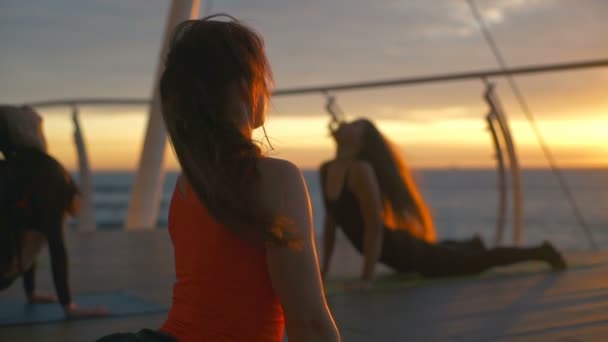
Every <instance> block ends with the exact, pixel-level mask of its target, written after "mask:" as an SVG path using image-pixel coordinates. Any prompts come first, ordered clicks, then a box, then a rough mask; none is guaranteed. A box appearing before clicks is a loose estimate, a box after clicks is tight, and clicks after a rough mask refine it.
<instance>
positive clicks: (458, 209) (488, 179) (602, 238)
mask: <svg viewBox="0 0 608 342" xmlns="http://www.w3.org/2000/svg"><path fill="white" fill-rule="evenodd" d="M303 173H304V177H305V179H306V182H307V184H308V188H309V191H310V196H311V201H312V206H313V212H314V223H315V230H316V231H317V234H318V233H319V232H320V230H321V229H322V222H323V221H322V220H323V214H324V210H323V204H322V199H321V192H320V185H319V175H318V172H317V171H316V170H303ZM414 174H415V178H416V179H417V182H418V184H419V186H420V190H421V192H422V194H423V197H424V198H425V199H426V201H427V202H428V203H429V206H430V207H431V208H432V211H433V216H434V218H435V224H436V227H437V232H438V235H439V237H440V238H466V237H470V236H471V235H472V234H476V233H478V234H480V235H481V236H482V237H483V238H484V239H485V241H486V242H487V243H489V244H492V242H493V241H494V236H495V231H496V217H497V207H498V192H497V177H496V171H494V170H468V169H466V170H465V169H462V170H459V169H455V170H417V171H415V172H414ZM564 175H565V177H566V179H567V181H568V183H569V184H570V187H571V190H572V193H573V195H574V197H575V199H576V200H577V202H578V204H579V206H580V208H581V211H582V213H583V216H584V219H585V221H586V222H587V225H588V226H589V228H590V230H591V232H592V234H593V236H594V237H595V239H596V241H597V243H598V245H599V246H600V247H602V248H608V169H585V170H564ZM133 177H134V174H133V173H130V172H96V173H94V184H95V209H96V219H97V224H98V229H122V225H123V220H124V218H125V215H126V210H127V202H128V199H129V191H130V188H131V184H132V181H133ZM176 178H177V173H175V172H172V173H168V174H167V175H166V179H165V183H164V187H163V194H162V200H161V204H160V215H159V218H158V226H159V227H166V224H167V212H168V207H169V202H170V200H171V194H172V191H173V187H174V185H175V181H176ZM522 181H523V203H524V244H534V243H538V242H540V241H543V240H546V239H547V240H551V241H553V242H555V243H556V244H557V245H558V246H559V247H562V248H568V249H587V248H588V247H589V243H588V240H587V239H586V237H585V235H584V233H583V230H582V229H581V227H580V226H579V224H578V223H577V221H576V219H575V216H574V214H573V211H572V209H571V207H570V205H569V204H568V202H567V200H566V197H565V196H564V195H563V193H562V192H561V190H560V188H559V184H558V182H557V180H556V178H555V177H554V176H553V174H552V172H551V171H550V170H543V169H535V170H524V171H523V173H522ZM510 215H511V209H510V207H509V208H508V211H507V216H508V220H507V226H506V231H505V236H504V240H503V241H504V242H505V243H511V241H512V230H511V220H510V219H509V218H510V217H509V216H510ZM161 229H162V228H161Z"/></svg>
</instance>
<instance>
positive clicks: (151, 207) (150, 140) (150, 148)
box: [125, 0, 200, 230]
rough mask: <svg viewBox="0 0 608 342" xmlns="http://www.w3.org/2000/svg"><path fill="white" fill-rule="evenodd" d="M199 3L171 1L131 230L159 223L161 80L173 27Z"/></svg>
mask: <svg viewBox="0 0 608 342" xmlns="http://www.w3.org/2000/svg"><path fill="white" fill-rule="evenodd" d="M199 6H200V0H173V1H172V3H171V9H170V11H169V16H168V19H167V25H166V28H165V35H164V38H163V45H162V48H161V50H160V51H161V52H160V56H159V57H160V58H159V63H158V67H157V69H156V77H155V81H154V85H153V86H154V88H153V93H152V105H151V106H150V115H149V119H148V126H147V129H146V137H145V139H144V145H143V151H142V153H141V159H140V160H139V167H138V171H137V174H136V175H135V180H134V183H133V189H132V191H131V200H130V202H129V209H128V212H127V218H126V221H125V228H126V229H128V230H133V229H152V228H154V227H155V226H156V221H157V218H158V210H159V207H160V199H161V194H162V185H163V180H164V173H163V157H164V153H165V148H166V140H167V139H166V138H167V133H166V131H165V127H164V125H163V121H162V116H161V106H160V94H159V90H158V83H159V79H160V75H161V74H162V71H163V64H164V63H163V60H164V56H165V55H166V53H167V49H168V46H169V42H170V39H171V33H172V32H173V29H174V27H175V26H177V24H179V23H180V22H182V21H183V20H186V19H193V18H197V17H198V15H199Z"/></svg>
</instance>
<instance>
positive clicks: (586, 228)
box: [466, 0, 598, 250]
mask: <svg viewBox="0 0 608 342" xmlns="http://www.w3.org/2000/svg"><path fill="white" fill-rule="evenodd" d="M466 2H467V3H468V4H469V7H470V9H471V12H472V13H473V17H474V18H475V20H476V21H477V23H478V25H479V28H480V30H481V33H482V34H483V36H484V38H485V40H486V43H487V44H488V46H489V47H490V49H491V50H492V53H493V54H494V57H495V58H496V61H497V62H498V64H499V66H500V68H501V69H503V70H507V69H508V68H507V63H506V62H505V59H504V58H503V56H502V54H501V52H500V50H499V49H498V45H497V44H496V41H495V40H494V38H493V37H492V34H491V33H490V30H489V29H488V27H487V25H486V24H485V22H484V20H483V17H482V15H481V13H480V12H479V9H478V8H477V6H476V5H475V0H466ZM506 77H507V81H508V82H509V86H510V87H511V90H512V91H513V94H514V95H515V98H516V99H517V102H518V103H519V106H520V107H521V109H522V111H523V113H524V114H525V116H526V119H527V120H528V122H529V123H530V126H531V127H532V130H533V131H534V135H535V136H536V140H537V141H538V143H539V145H540V147H541V149H542V151H543V154H544V156H545V158H546V159H547V162H548V163H549V166H550V167H551V171H553V174H554V175H555V177H556V178H557V180H558V182H559V185H560V187H561V190H562V192H563V193H564V195H565V196H566V199H567V200H568V202H569V203H570V206H571V207H572V210H573V212H574V216H575V217H576V220H577V221H578V224H579V226H580V227H581V228H582V229H583V232H584V233H585V235H586V236H587V240H588V241H589V245H590V246H591V248H593V249H594V250H598V247H597V244H596V242H595V239H594V237H593V235H592V233H591V230H590V229H589V226H588V225H587V223H586V221H585V219H584V217H583V214H582V212H581V210H580V208H579V206H578V204H577V202H576V200H575V199H574V196H573V195H572V192H571V191H570V187H569V186H568V183H567V181H566V179H565V177H564V175H563V173H562V172H561V170H560V169H559V168H558V167H557V162H556V161H555V157H554V156H553V153H552V152H551V149H549V145H548V144H547V143H546V141H545V139H544V137H543V135H542V133H541V131H540V128H539V127H538V124H537V123H536V119H535V118H534V116H533V115H532V112H531V110H530V107H529V106H528V103H527V102H526V99H525V98H524V96H523V94H522V92H521V90H520V88H519V86H518V85H517V83H516V82H515V79H514V78H513V76H512V75H511V74H506Z"/></svg>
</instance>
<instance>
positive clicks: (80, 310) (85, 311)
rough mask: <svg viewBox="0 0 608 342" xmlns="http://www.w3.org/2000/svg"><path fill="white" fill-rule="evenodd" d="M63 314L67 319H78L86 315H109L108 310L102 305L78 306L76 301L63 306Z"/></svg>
mask: <svg viewBox="0 0 608 342" xmlns="http://www.w3.org/2000/svg"><path fill="white" fill-rule="evenodd" d="M64 310H65V315H66V317H67V318H68V319H79V318H88V317H101V316H108V315H110V310H108V309H106V308H104V307H102V306H94V307H80V306H78V305H76V303H71V304H69V305H66V306H65V307H64Z"/></svg>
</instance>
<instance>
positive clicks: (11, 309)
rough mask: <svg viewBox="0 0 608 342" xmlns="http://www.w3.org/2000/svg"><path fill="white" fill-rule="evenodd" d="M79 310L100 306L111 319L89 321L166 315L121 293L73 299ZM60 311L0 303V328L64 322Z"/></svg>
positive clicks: (43, 306) (55, 307) (7, 301)
mask: <svg viewBox="0 0 608 342" xmlns="http://www.w3.org/2000/svg"><path fill="white" fill-rule="evenodd" d="M74 300H75V302H76V303H78V304H79V305H82V306H94V305H101V306H104V307H106V308H107V309H109V310H110V312H111V315H109V316H104V317H95V318H91V319H103V318H113V317H118V316H129V315H141V314H150V313H161V312H165V311H166V310H167V308H166V307H165V306H162V305H159V304H156V303H153V302H150V301H148V300H145V299H143V298H139V297H137V296H133V295H130V294H127V293H123V292H110V293H94V294H83V295H77V296H75V299H74ZM64 320H65V315H64V313H63V309H62V308H61V306H60V305H59V304H57V303H50V304H27V303H26V302H25V301H24V299H0V327H1V326H13V325H32V324H41V323H51V322H58V321H64Z"/></svg>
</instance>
